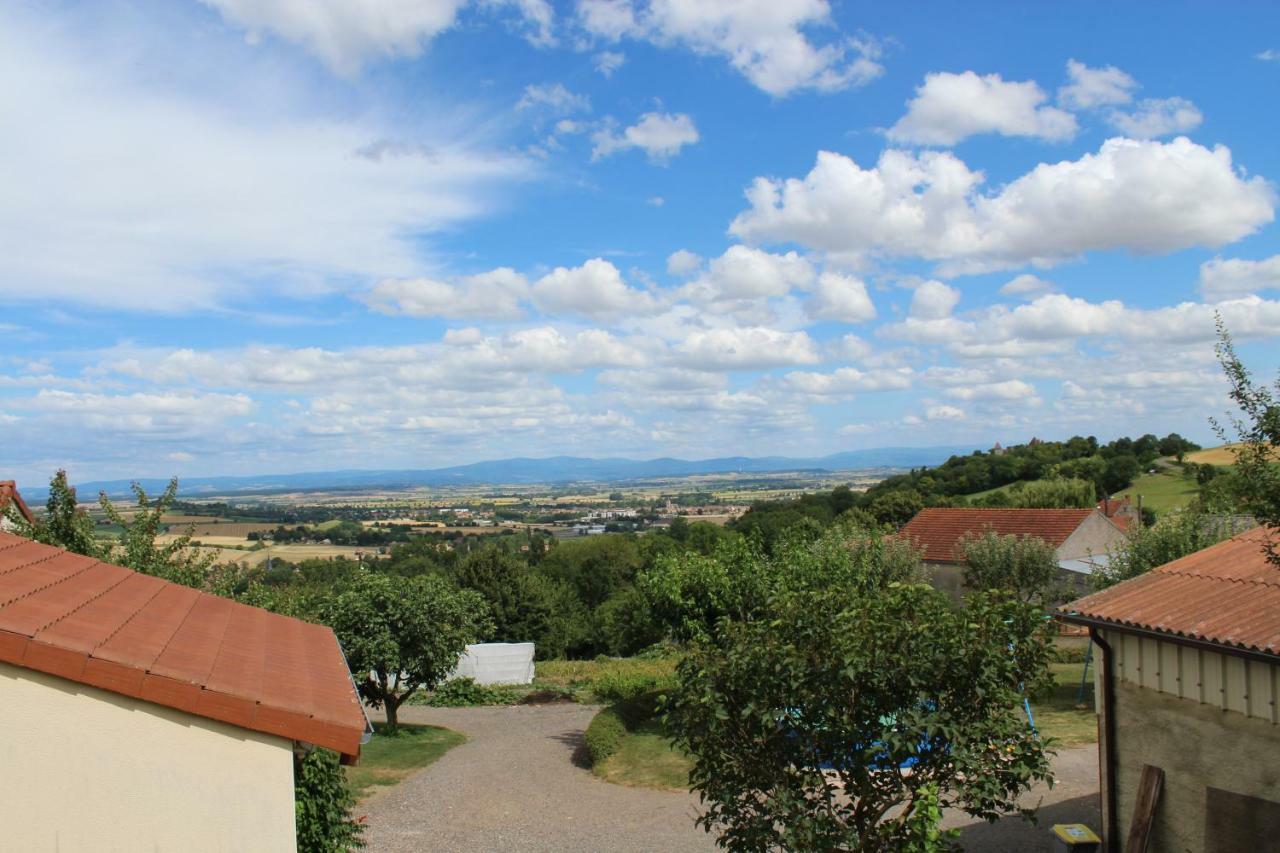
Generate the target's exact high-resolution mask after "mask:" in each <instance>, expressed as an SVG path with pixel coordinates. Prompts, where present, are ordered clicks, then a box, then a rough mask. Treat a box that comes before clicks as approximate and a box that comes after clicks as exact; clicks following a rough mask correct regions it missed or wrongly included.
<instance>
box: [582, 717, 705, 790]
mask: <svg viewBox="0 0 1280 853" xmlns="http://www.w3.org/2000/svg"><path fill="white" fill-rule="evenodd" d="M691 766H692V762H691V761H690V760H689V757H688V756H687V755H685V754H684V753H683V752H681V751H680V750H679V749H677V748H676V747H675V746H673V745H672V743H671V741H669V740H667V738H666V736H665V735H663V733H662V730H661V728H660V727H659V725H658V723H657V721H656V720H649V721H648V722H645V723H642V724H641V725H640V726H639V727H638V728H637V729H636V730H635V731H633V732H629V733H628V734H627V736H626V737H625V738H623V739H622V745H621V746H620V747H619V748H618V751H617V752H615V753H614V754H613V755H611V756H609V757H608V758H606V759H605V760H604V761H602V762H600V763H599V764H597V765H596V766H595V767H593V768H592V772H594V773H595V774H596V775H597V776H599V777H600V778H601V779H604V780H605V781H607V782H613V783H614V784H617V785H627V786H630V787H633V788H657V789H660V790H664V791H684V790H688V788H689V768H690V767H691Z"/></svg>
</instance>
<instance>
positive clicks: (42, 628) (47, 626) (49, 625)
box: [31, 560, 133, 648]
mask: <svg viewBox="0 0 1280 853" xmlns="http://www.w3.org/2000/svg"><path fill="white" fill-rule="evenodd" d="M110 565H111V564H110V563H104V562H102V561H101V560H99V561H98V562H96V563H92V564H90V565H89V566H86V567H85V569H84V571H86V572H87V571H89V569H92V568H93V567H94V566H110ZM120 568H122V569H126V571H128V572H133V569H128V568H127V567H125V566H120ZM79 574H80V572H76V573H75V574H72V575H67V576H66V577H64V578H61V579H60V580H58V581H56V582H54V583H51V584H49V586H50V587H52V586H57V585H58V584H60V583H66V582H67V581H68V580H69V579H71V578H73V577H76V576H77V575H79ZM128 579H129V575H128V574H124V575H121V576H120V580H118V581H116V582H115V583H113V584H111V585H110V586H108V587H106V588H105V589H103V590H102V591H101V592H99V593H98V594H97V595H95V596H92V597H90V598H86V599H85V600H84V601H82V602H80V603H79V604H78V605H76V606H75V607H73V608H71V609H70V610H68V611H67V612H66V613H62V614H59V616H58V618H56V619H54V620H53V621H52V622H48V623H46V624H44V625H41V626H40V627H39V628H37V629H36V630H34V631H32V632H31V636H32V637H34V636H35V635H36V634H39V633H40V632H41V631H47V630H49V629H50V628H52V627H53V626H54V625H57V624H58V623H59V622H61V621H62V620H63V619H66V618H67V617H68V616H74V615H75V614H76V613H79V612H80V611H81V610H83V609H84V608H85V607H86V606H88V605H90V604H92V603H93V602H95V601H97V600H98V599H99V598H102V596H104V595H106V594H107V593H109V592H111V590H113V589H115V588H116V587H118V586H119V585H120V584H122V583H124V582H125V581H127V580H128ZM48 588H49V587H43V588H42V590H41V591H43V589H48ZM95 648H96V646H95Z"/></svg>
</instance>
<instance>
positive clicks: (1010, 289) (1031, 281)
mask: <svg viewBox="0 0 1280 853" xmlns="http://www.w3.org/2000/svg"><path fill="white" fill-rule="evenodd" d="M1053 289H1054V285H1053V282H1051V281H1045V280H1044V279H1042V278H1040V277H1039V276H1034V275H1032V274H1031V273H1023V274H1022V275H1020V276H1015V277H1014V278H1012V279H1010V280H1009V281H1007V282H1005V283H1004V284H1002V285H1001V286H1000V293H1001V295H1003V296H1022V297H1028V296H1040V295H1041V294H1044V293H1049V292H1050V291H1052V290H1053Z"/></svg>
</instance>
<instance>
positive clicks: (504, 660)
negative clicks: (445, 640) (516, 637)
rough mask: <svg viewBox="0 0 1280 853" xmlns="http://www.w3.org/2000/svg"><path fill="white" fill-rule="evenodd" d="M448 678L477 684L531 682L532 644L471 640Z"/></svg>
mask: <svg viewBox="0 0 1280 853" xmlns="http://www.w3.org/2000/svg"><path fill="white" fill-rule="evenodd" d="M450 677H451V678H474V679H475V680H476V683H477V684H531V683H532V682H533V643H473V644H472V645H469V646H467V650H466V651H465V652H463V653H462V655H461V656H459V657H458V668H457V669H455V670H454V671H453V675H452V676H450Z"/></svg>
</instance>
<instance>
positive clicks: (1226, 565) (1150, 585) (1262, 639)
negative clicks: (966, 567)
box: [1059, 527, 1280, 655]
mask: <svg viewBox="0 0 1280 853" xmlns="http://www.w3.org/2000/svg"><path fill="white" fill-rule="evenodd" d="M1277 536H1280V530H1277V529H1276V528H1265V527H1255V528H1254V529H1252V530H1250V531H1248V532H1246V533H1241V534H1240V535H1239V536H1234V537H1232V538H1231V539H1227V540H1226V541H1224V542H1219V543H1218V544H1217V545H1212V546H1210V547H1208V548H1205V549H1204V550H1203V551H1197V552H1196V553H1194V554H1189V555H1188V556H1186V557H1182V558H1181V559H1178V560H1174V561H1173V562H1171V563H1165V564H1164V565H1163V566H1160V567H1159V568H1157V569H1152V570H1151V571H1150V572H1148V573H1147V574H1145V575H1140V576H1139V577H1136V578H1134V579H1132V580H1128V581H1125V582H1124V583H1120V584H1116V585H1115V586H1113V587H1111V588H1110V589H1105V590H1102V591H1101V592H1095V593H1094V594H1093V595H1088V596H1085V597H1084V598H1081V599H1079V600H1078V601H1073V602H1071V603H1070V604H1065V605H1063V606H1062V607H1061V608H1059V612H1060V613H1061V614H1063V618H1065V619H1067V620H1068V621H1085V620H1092V621H1095V622H1111V623H1114V624H1116V625H1117V626H1126V625H1127V626H1132V627H1137V628H1143V629H1146V630H1149V631H1157V632H1160V633H1166V634H1171V635H1175V636H1179V637H1186V638H1188V639H1194V640H1203V641H1207V642H1211V643H1215V644H1217V645H1222V646H1230V647H1233V648H1238V649H1245V650H1249V651H1255V652H1264V653H1268V654H1273V655H1280V567H1278V566H1276V565H1274V564H1273V563H1270V562H1268V561H1267V558H1266V554H1265V553H1264V552H1263V549H1262V544H1263V543H1264V542H1266V541H1267V539H1268V537H1277Z"/></svg>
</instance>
